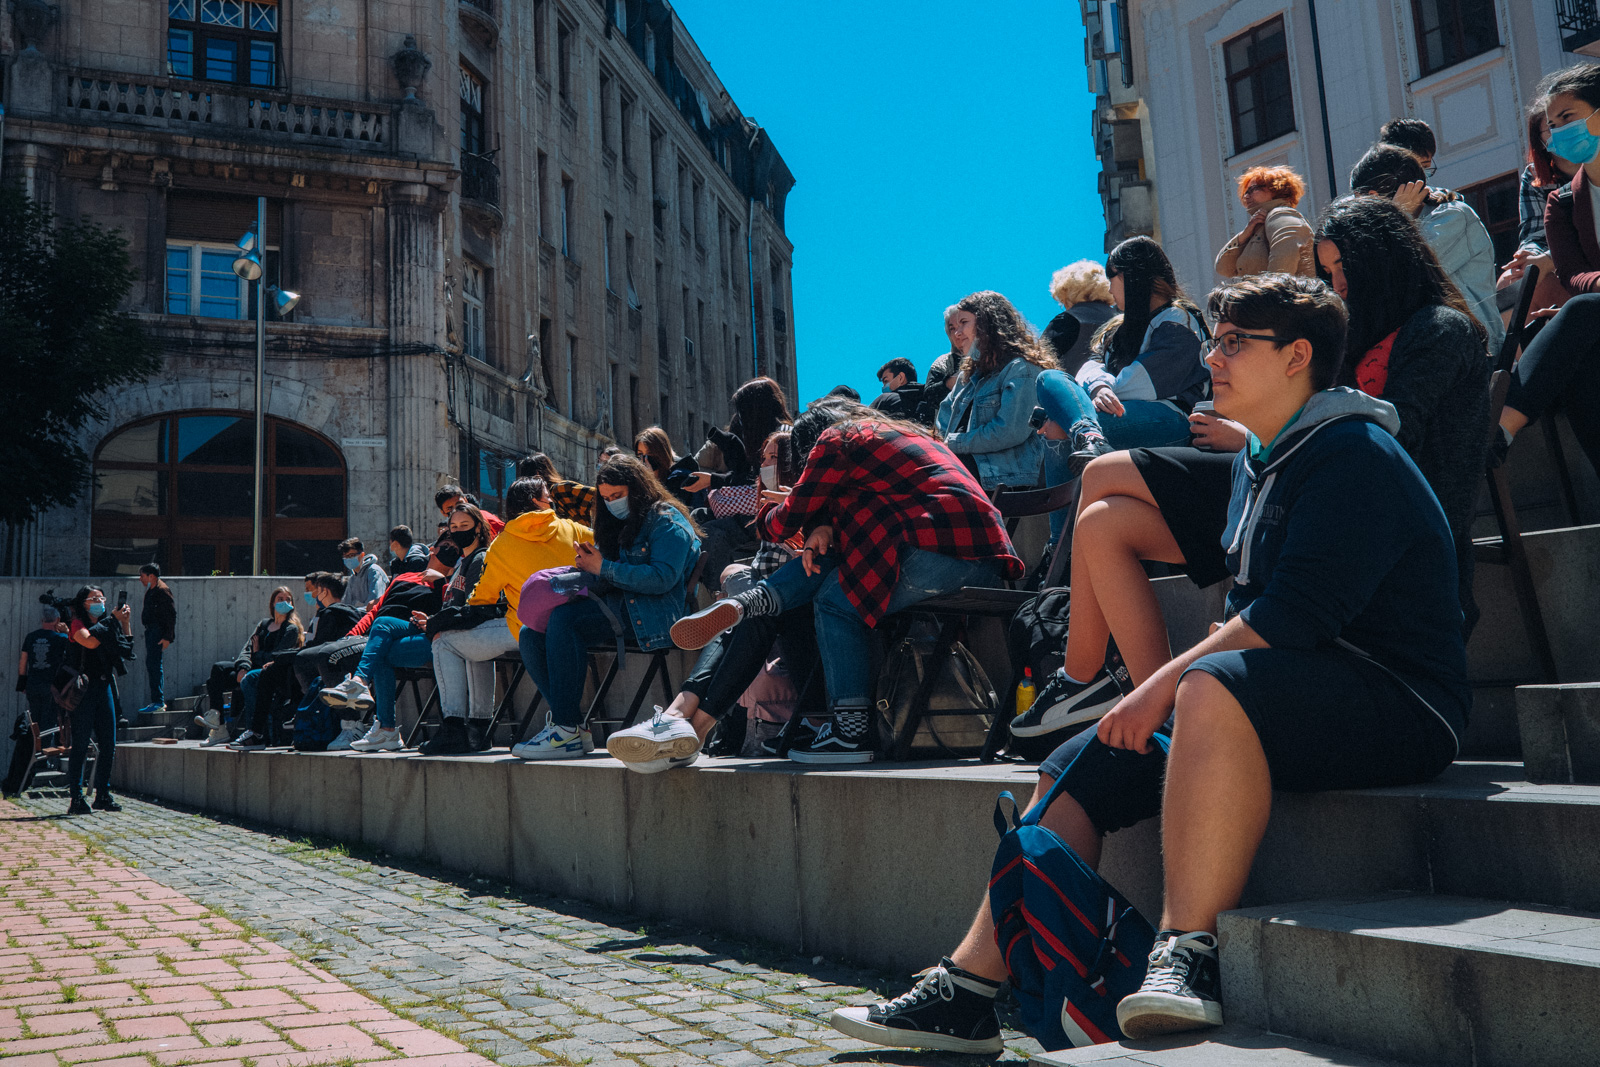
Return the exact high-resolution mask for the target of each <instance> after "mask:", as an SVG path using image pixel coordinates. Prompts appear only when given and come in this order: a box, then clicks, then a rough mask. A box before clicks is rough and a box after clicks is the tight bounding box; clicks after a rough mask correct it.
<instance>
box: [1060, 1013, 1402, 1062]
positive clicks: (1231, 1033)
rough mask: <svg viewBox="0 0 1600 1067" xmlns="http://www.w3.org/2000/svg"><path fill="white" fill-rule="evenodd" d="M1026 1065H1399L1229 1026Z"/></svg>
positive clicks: (1093, 1049)
mask: <svg viewBox="0 0 1600 1067" xmlns="http://www.w3.org/2000/svg"><path fill="white" fill-rule="evenodd" d="M1029 1062H1030V1063H1035V1064H1041V1065H1043V1067H1078V1065H1080V1064H1096V1065H1100V1067H1146V1065H1148V1067H1399V1065H1398V1063H1397V1062H1396V1061H1394V1060H1382V1059H1378V1058H1377V1057H1374V1056H1364V1055H1361V1054H1359V1053H1352V1052H1350V1051H1348V1050H1346V1049H1340V1048H1334V1047H1332V1046H1329V1045H1319V1044H1316V1043H1314V1042H1311V1041H1305V1040H1302V1039H1300V1038H1294V1037H1285V1036H1284V1035H1282V1034H1272V1033H1267V1032H1265V1031H1262V1030H1255V1029H1251V1028H1250V1027H1245V1026H1236V1025H1234V1024H1232V1023H1229V1024H1228V1025H1227V1026H1224V1027H1222V1028H1221V1029H1219V1030H1213V1031H1211V1032H1209V1033H1205V1034H1200V1035H1195V1034H1179V1035H1176V1036H1173V1037H1165V1038H1160V1039H1157V1040H1151V1041H1123V1042H1119V1043H1117V1044H1113V1045H1093V1046H1091V1047H1089V1048H1077V1049H1064V1050H1063V1051H1061V1052H1044V1053H1041V1054H1039V1055H1037V1056H1034V1057H1033V1059H1032V1060H1030V1061H1029Z"/></svg>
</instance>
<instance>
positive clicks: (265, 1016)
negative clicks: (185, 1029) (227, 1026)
mask: <svg viewBox="0 0 1600 1067" xmlns="http://www.w3.org/2000/svg"><path fill="white" fill-rule="evenodd" d="M314 1014H316V1013H315V1012H313V1011H312V1010H311V1009H310V1008H308V1007H306V1006H305V1005H303V1004H254V1005H248V1006H246V1007H243V1008H218V1009H216V1010H215V1011H197V1012H191V1013H189V1014H187V1015H185V1016H184V1018H185V1019H188V1020H189V1021H190V1022H191V1023H194V1024H195V1025H197V1026H198V1025H199V1024H201V1023H235V1022H244V1021H246V1020H249V1019H261V1020H263V1021H265V1022H267V1023H271V1024H272V1025H274V1026H276V1025H279V1023H280V1021H287V1022H288V1025H295V1024H298V1025H300V1026H304V1025H305V1020H306V1016H309V1015H314Z"/></svg>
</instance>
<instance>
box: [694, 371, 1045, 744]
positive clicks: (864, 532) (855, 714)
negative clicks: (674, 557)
mask: <svg viewBox="0 0 1600 1067" xmlns="http://www.w3.org/2000/svg"><path fill="white" fill-rule="evenodd" d="M833 403H834V404H835V405H837V407H838V408H839V410H840V411H841V413H842V414H843V416H844V419H843V421H841V422H840V423H839V424H838V425H835V426H832V427H830V428H828V429H827V430H825V431H824V432H823V433H822V435H821V436H820V437H819V438H818V440H817V444H816V447H814V448H813V449H812V450H811V453H810V456H809V457H808V458H807V460H806V465H805V469H804V471H803V472H802V473H801V475H800V478H799V480H798V481H796V482H795V485H794V488H793V489H792V490H789V491H784V490H781V489H777V490H773V489H768V490H763V491H762V497H763V499H764V501H765V504H764V506H763V508H762V511H761V514H760V515H758V516H757V517H756V528H757V529H758V530H759V531H760V534H761V536H762V537H763V538H765V539H766V540H769V541H777V540H783V539H785V538H789V537H794V536H797V535H800V534H802V533H804V534H805V538H806V541H805V547H804V549H803V550H802V551H801V556H800V559H799V560H797V561H794V562H790V563H786V564H784V565H783V566H782V567H780V568H778V570H777V572H776V573H774V574H773V575H772V577H770V578H767V579H765V580H763V581H761V582H759V583H758V584H757V585H756V586H755V587H754V588H753V589H750V590H749V591H747V592H744V593H740V594H738V595H737V596H734V597H731V598H726V599H722V600H718V601H717V602H716V603H714V604H712V605H711V606H710V607H709V608H706V609H704V610H703V611H698V612H695V613H694V614H692V615H690V616H688V617H686V618H685V619H683V620H682V621H681V622H679V623H678V625H677V626H674V627H673V641H674V642H675V643H676V644H677V645H678V647H679V648H688V649H697V648H702V647H704V646H705V645H706V644H707V643H708V642H709V641H710V640H711V639H712V638H713V637H715V636H716V635H717V634H719V633H722V632H723V631H725V630H727V629H729V628H730V627H732V626H735V625H737V624H738V623H739V622H740V621H741V620H742V619H745V618H747V617H752V616H761V615H778V614H781V613H782V612H784V611H787V610H792V609H793V608H794V607H796V606H797V605H798V604H802V603H807V602H810V601H812V600H813V599H814V600H815V604H814V609H815V612H816V633H817V647H818V649H819V651H820V653H821V656H822V664H823V675H824V678H825V679H826V682H827V691H828V706H829V710H830V713H831V716H832V717H831V719H830V721H829V722H827V723H824V724H823V726H822V727H821V729H819V730H818V731H817V735H816V738H815V740H813V741H812V742H811V743H810V744H808V745H806V746H803V747H797V748H792V749H790V750H789V758H790V759H792V760H796V761H797V762H801V763H867V762H870V761H871V760H872V757H873V748H874V744H873V742H874V739H873V737H872V732H873V731H872V729H871V725H872V715H871V707H872V687H873V678H872V643H871V642H872V631H873V630H874V629H875V628H876V627H877V625H878V624H879V623H880V622H881V621H882V620H883V619H885V618H886V617H888V616H889V615H892V614H894V613H895V612H898V611H904V610H905V609H907V608H910V607H912V606H913V605H915V604H917V603H919V602H921V601H923V600H927V599H929V598H930V597H936V596H940V595H942V594H945V593H950V592H954V591H955V590H957V589H960V588H961V587H962V586H968V585H971V586H992V585H994V584H996V583H997V582H998V581H999V580H1000V579H1001V578H1020V577H1022V575H1023V573H1024V568H1023V565H1022V560H1020V559H1018V558H1017V555H1016V551H1015V550H1014V549H1013V548H1012V547H1011V538H1010V537H1009V536H1008V535H1007V534H1006V529H1005V523H1004V522H1003V521H1002V519H1001V517H1000V512H999V511H998V510H996V509H995V506H994V505H993V504H992V503H990V501H989V497H988V495H987V494H986V493H984V491H983V487H982V486H981V485H979V484H978V482H977V479H976V478H974V477H973V475H972V473H971V472H970V471H969V470H968V469H967V467H966V465H965V464H963V463H962V462H961V460H960V459H958V458H957V457H956V455H955V453H953V452H951V451H950V450H949V449H948V448H946V447H945V446H944V444H943V443H942V442H941V441H939V440H938V439H937V438H936V437H934V436H932V433H931V431H930V430H929V429H928V428H927V427H925V426H922V425H920V424H917V423H911V422H905V421H903V420H899V419H891V418H889V417H887V416H885V415H883V414H882V413H881V412H878V411H874V410H873V409H871V408H868V407H864V406H863V405H861V404H859V403H851V402H848V401H845V400H843V399H839V400H835V401H834V402H833ZM835 542H837V545H836V544H835ZM835 567H836V569H835Z"/></svg>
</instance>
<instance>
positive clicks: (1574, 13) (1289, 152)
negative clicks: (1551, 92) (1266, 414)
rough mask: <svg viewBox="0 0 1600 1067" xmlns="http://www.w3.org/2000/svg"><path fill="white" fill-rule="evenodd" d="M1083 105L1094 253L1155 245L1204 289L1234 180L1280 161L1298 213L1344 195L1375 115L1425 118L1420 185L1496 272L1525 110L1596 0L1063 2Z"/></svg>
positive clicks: (1507, 232) (1523, 144) (1505, 239)
mask: <svg viewBox="0 0 1600 1067" xmlns="http://www.w3.org/2000/svg"><path fill="white" fill-rule="evenodd" d="M1080 10H1081V12H1082V14H1083V17H1084V22H1085V26H1086V30H1087V37H1088V42H1087V47H1086V49H1085V56H1086V60H1087V68H1088V78H1089V84H1090V88H1091V89H1092V91H1093V92H1094V93H1095V94H1096V99H1095V111H1094V116H1093V136H1094V142H1095V149H1096V153H1097V155H1098V156H1099V158H1100V161H1101V167H1102V173H1101V179H1100V192H1101V198H1102V201H1103V204H1104V209H1105V218H1106V248H1107V250H1108V251H1109V250H1110V248H1112V247H1113V246H1114V245H1115V244H1116V243H1117V242H1118V241H1120V240H1122V239H1123V238H1125V237H1131V236H1133V235H1135V234H1149V235H1151V236H1154V237H1155V238H1156V239H1157V240H1159V241H1160V242H1161V243H1162V246H1163V247H1164V248H1165V249H1166V251H1167V254H1168V255H1169V256H1170V257H1171V259H1172V261H1173V265H1174V266H1175V267H1176V268H1177V272H1178V277H1179V280H1180V281H1181V282H1183V283H1184V284H1185V285H1186V286H1188V287H1189V288H1191V289H1192V290H1194V291H1195V292H1196V293H1204V292H1205V291H1206V290H1207V289H1209V288H1210V287H1211V286H1212V285H1213V284H1215V282H1216V280H1217V278H1216V275H1215V273H1214V268H1213V263H1214V259H1215V256H1216V253H1217V250H1218V249H1219V248H1221V247H1222V246H1223V245H1224V244H1225V243H1226V242H1227V240H1228V239H1229V238H1230V237H1231V236H1233V235H1234V234H1235V233H1238V232H1239V230H1241V229H1242V228H1243V227H1244V224H1245V223H1246V222H1247V221H1248V217H1247V214H1246V212H1245V211H1244V209H1243V208H1242V207H1241V206H1240V205H1239V202H1238V198H1237V195H1236V192H1235V190H1236V185H1235V182H1236V181H1237V179H1238V177H1239V175H1241V174H1243V173H1244V172H1245V171H1246V170H1248V169H1249V168H1251V167H1255V166H1274V165H1287V166H1290V167H1293V168H1294V169H1295V170H1296V171H1298V172H1299V173H1300V174H1301V175H1302V176H1303V177H1304V178H1305V179H1306V184H1307V186H1308V187H1309V192H1308V194H1307V196H1306V199H1305V200H1304V201H1303V202H1302V203H1301V205H1300V210H1301V211H1302V213H1304V214H1305V215H1306V216H1307V217H1308V218H1315V216H1316V213H1317V211H1318V210H1319V209H1320V208H1321V207H1323V206H1324V205H1326V204H1327V203H1328V202H1329V201H1330V200H1332V199H1333V198H1334V197H1336V196H1339V195H1341V194H1343V193H1347V192H1348V191H1349V188H1348V176H1349V171H1350V168H1351V166H1352V165H1353V164H1354V163H1355V162H1356V160H1357V159H1359V158H1360V157H1361V155H1362V153H1364V152H1365V151H1366V150H1367V148H1368V147H1370V146H1371V144H1372V143H1373V142H1374V141H1375V140H1376V139H1377V136H1378V128H1379V127H1380V126H1381V125H1383V123H1384V122H1386V121H1387V120H1389V119H1391V118H1396V117H1401V116H1409V117H1413V118H1420V119H1424V120H1425V121H1427V122H1428V123H1429V124H1430V125H1431V126H1432V127H1433V130H1434V133H1435V135H1436V136H1437V138H1438V141H1439V153H1438V156H1437V157H1436V160H1435V162H1436V164H1437V166H1438V172H1437V174H1436V175H1435V176H1434V177H1433V178H1432V179H1430V181H1431V182H1432V184H1435V185H1440V186H1444V187H1447V188H1451V189H1455V190H1458V191H1460V192H1462V193H1463V194H1464V195H1465V196H1466V197H1467V200H1468V202H1469V203H1470V204H1471V205H1472V206H1473V208H1474V209H1475V210H1476V211H1477V212H1478V214H1479V216H1480V217H1482V219H1483V221H1484V223H1485V225H1486V226H1487V227H1488V228H1489V231H1490V234H1491V236H1493V237H1494V240H1495V249H1496V254H1497V256H1498V258H1499V259H1500V260H1501V261H1502V262H1503V261H1504V260H1505V258H1507V257H1508V256H1509V255H1510V253H1511V252H1512V251H1514V249H1515V241H1516V220H1517V174H1518V172H1519V171H1520V170H1521V169H1522V166H1523V164H1524V163H1525V162H1526V158H1525V157H1526V152H1527V132H1526V126H1525V123H1524V118H1523V116H1524V112H1525V110H1526V108H1527V107H1528V106H1529V105H1530V104H1532V103H1533V94H1534V88H1535V86H1536V85H1537V83H1538V81H1539V79H1540V78H1541V77H1543V76H1544V75H1545V74H1547V73H1549V72H1550V71H1553V70H1556V69H1557V68H1559V67H1563V66H1566V65H1568V64H1571V63H1574V62H1581V61H1583V58H1584V57H1583V55H1582V54H1580V52H1579V50H1580V49H1581V50H1583V52H1587V51H1590V50H1593V49H1594V48H1595V43H1596V40H1597V38H1600V15H1597V14H1596V4H1595V0H1538V2H1536V3H1530V2H1526V0H1345V2H1324V3H1321V4H1319V5H1316V6H1312V5H1308V4H1306V3H1303V2H1298V3H1297V2H1291V0H1227V2H1221V3H1219V2H1217V0H1080Z"/></svg>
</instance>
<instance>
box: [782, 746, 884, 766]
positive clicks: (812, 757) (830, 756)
mask: <svg viewBox="0 0 1600 1067" xmlns="http://www.w3.org/2000/svg"><path fill="white" fill-rule="evenodd" d="M873 755H874V753H872V752H800V751H798V750H796V749H792V748H791V749H790V750H789V758H790V759H792V760H794V761H795V762H796V763H871V762H872V757H873Z"/></svg>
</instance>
